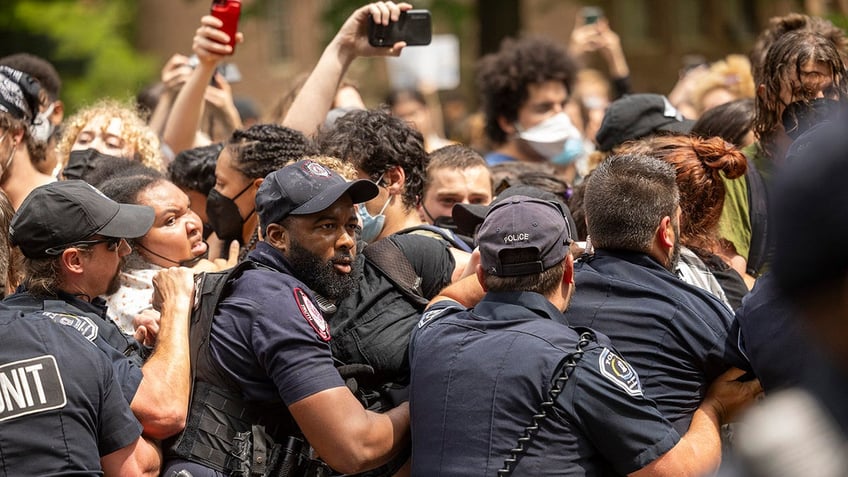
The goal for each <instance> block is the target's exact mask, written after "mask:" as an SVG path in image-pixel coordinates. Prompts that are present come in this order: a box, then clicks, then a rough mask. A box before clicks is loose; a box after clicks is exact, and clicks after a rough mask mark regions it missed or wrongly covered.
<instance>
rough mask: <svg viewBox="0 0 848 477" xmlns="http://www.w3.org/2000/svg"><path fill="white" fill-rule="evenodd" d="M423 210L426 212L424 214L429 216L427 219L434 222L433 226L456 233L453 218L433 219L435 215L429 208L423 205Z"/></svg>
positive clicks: (446, 216) (442, 216)
mask: <svg viewBox="0 0 848 477" xmlns="http://www.w3.org/2000/svg"><path fill="white" fill-rule="evenodd" d="M421 208H422V209H423V210H424V213H425V214H427V217H428V218H429V219H430V221H431V222H433V225H435V226H436V227H441V228H443V229H447V230H451V231H455V230H456V223H455V222H454V221H453V217H451V216H449V215H440V216H438V217H433V214H431V213H430V211H429V210H427V207H425V206H424V203H423V202H422V203H421Z"/></svg>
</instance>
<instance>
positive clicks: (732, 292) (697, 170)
mask: <svg viewBox="0 0 848 477" xmlns="http://www.w3.org/2000/svg"><path fill="white" fill-rule="evenodd" d="M616 152H617V153H619V154H643V155H647V156H652V157H656V158H658V159H662V160H663V161H665V162H667V163H669V164H671V165H672V166H674V169H675V170H676V171H677V187H678V189H679V190H680V208H681V215H680V244H681V245H682V247H681V262H684V261H686V258H687V256H691V254H689V253H688V252H686V251H685V250H684V248H685V249H688V251H691V252H692V254H694V255H695V256H696V257H697V258H698V259H699V261H700V262H702V264H703V265H705V268H703V269H702V270H697V268H700V267H701V264H700V263H698V261H694V263H695V264H696V266H695V267H692V268H691V269H692V270H693V271H700V272H701V273H703V274H709V275H712V276H713V277H715V279H716V280H717V281H718V285H719V286H720V287H721V292H723V293H722V295H723V296H724V297H726V300H725V301H726V302H727V303H728V304H729V305H730V307H731V308H732V309H736V308H738V307H739V306H741V305H742V297H743V296H744V295H745V294H746V293H747V292H748V286H747V285H746V282H745V281H744V280H743V277H742V276H740V274H739V273H737V272H736V271H735V270H734V269H733V268H732V267H731V258H732V257H730V256H728V255H727V254H726V250H727V247H726V246H725V245H724V244H723V243H722V239H721V238H720V237H719V235H718V221H719V218H720V217H721V210H722V208H723V207H724V182H723V181H722V175H723V176H724V177H727V178H729V179H735V178H737V177H741V176H742V175H743V174H745V170H746V161H745V156H744V155H743V154H742V153H741V152H740V151H739V150H738V149H737V148H736V147H734V146H733V145H732V144H730V143H728V142H726V141H724V140H723V139H721V138H719V137H711V138H705V139H702V138H698V137H690V136H682V135H675V136H653V137H649V138H646V139H642V140H639V141H634V142H631V143H626V144H625V145H624V146H622V147H621V148H619V149H617V150H616ZM687 263H691V262H687ZM683 269H684V267H681V271H683ZM687 271H688V269H687ZM683 278H684V281H687V282H689V283H692V284H693V285H698V283H693V281H694V280H693V281H690V280H687V277H686V276H685V275H684V277H683ZM707 278H709V277H707ZM748 278H751V277H748ZM751 283H753V278H751ZM720 298H721V296H720Z"/></svg>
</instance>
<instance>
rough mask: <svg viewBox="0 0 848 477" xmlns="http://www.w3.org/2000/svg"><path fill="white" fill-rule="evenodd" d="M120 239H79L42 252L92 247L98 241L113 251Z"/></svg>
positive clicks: (51, 252) (118, 245)
mask: <svg viewBox="0 0 848 477" xmlns="http://www.w3.org/2000/svg"><path fill="white" fill-rule="evenodd" d="M122 240H124V239H123V238H120V237H109V238H104V239H97V240H80V241H79V242H73V243H69V244H65V245H60V246H58V247H50V248H48V249H45V250H44V253H46V254H48V255H59V254H60V253H62V252H64V251H65V250H67V249H69V248H71V247H93V246H95V245H97V244H99V243H105V244H106V249H107V250H109V251H110V252H114V251H115V250H118V247H120V246H121V241H122Z"/></svg>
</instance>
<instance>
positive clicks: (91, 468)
mask: <svg viewBox="0 0 848 477" xmlns="http://www.w3.org/2000/svg"><path fill="white" fill-rule="evenodd" d="M0 390H1V391H0V474H2V475H44V476H50V475H63V476H64V475H99V472H101V469H102V470H103V471H105V472H106V475H140V474H141V473H142V472H143V471H144V470H145V469H143V468H141V467H139V461H138V456H140V455H144V454H147V455H150V454H149V453H151V452H152V453H154V454H155V453H156V450H155V448H153V447H151V446H150V445H149V444H146V443H145V442H144V441H142V440H141V439H140V438H139V436H140V435H141V425H140V424H139V422H138V420H136V418H135V417H134V416H133V414H132V412H131V411H130V408H129V405H128V404H127V402H126V401H125V400H124V397H123V395H122V394H121V388H120V386H119V385H118V382H117V381H116V380H115V377H114V375H113V374H112V367H111V365H110V362H109V361H108V359H107V358H106V357H105V356H104V355H103V353H101V352H100V351H99V350H98V349H97V348H96V347H95V346H94V345H93V344H92V343H90V342H88V341H87V340H85V339H84V338H83V337H82V336H80V335H79V333H77V332H76V331H74V330H72V329H71V328H69V327H65V326H60V325H57V324H55V323H53V321H52V320H50V319H49V318H47V317H45V316H43V315H38V314H35V315H26V316H25V315H24V314H23V313H22V312H19V311H13V310H9V309H7V308H5V307H3V308H2V309H0ZM101 462H102V467H101ZM148 470H149V469H148ZM116 471H117V473H116Z"/></svg>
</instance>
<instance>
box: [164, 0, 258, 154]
mask: <svg viewBox="0 0 848 477" xmlns="http://www.w3.org/2000/svg"><path fill="white" fill-rule="evenodd" d="M222 25H223V22H222V21H221V20H220V19H218V18H215V17H213V16H212V15H205V16H203V18H201V19H200V27H199V28H198V29H197V31H196V32H195V34H194V43H193V46H192V49H193V50H194V54H195V55H197V64H196V65H195V67H194V71H193V72H192V74H191V76H189V77H188V80H187V81H186V83H185V86H183V88H182V89H181V90H180V92H179V94H177V98H176V99H175V100H174V106H173V107H172V108H171V114H170V115H169V116H168V121H167V123H166V124H165V131H164V132H163V134H162V140H163V141H164V142H165V144H167V145H168V147H170V148H171V150H172V151H173V152H174V154H175V155H176V154H178V153H179V152H181V151H184V150H186V149H190V148H191V147H192V145H193V144H194V137H195V133H196V132H197V129H198V126H199V125H200V116H201V113H202V112H203V104H204V99H205V95H206V88H207V87H208V86H209V82H210V80H211V79H212V76H213V75H214V74H215V68H216V67H217V66H218V63H219V62H220V61H221V60H223V59H224V58H225V57H226V56H228V55H231V54H232V52H233V49H232V47H230V45H229V44H228V42H229V36H228V35H227V34H226V33H224V32H223V31H221V30H220V28H221V26H222ZM242 38H243V37H242V34H241V33H238V34H237V39H236V41H237V42H241V41H242Z"/></svg>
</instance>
